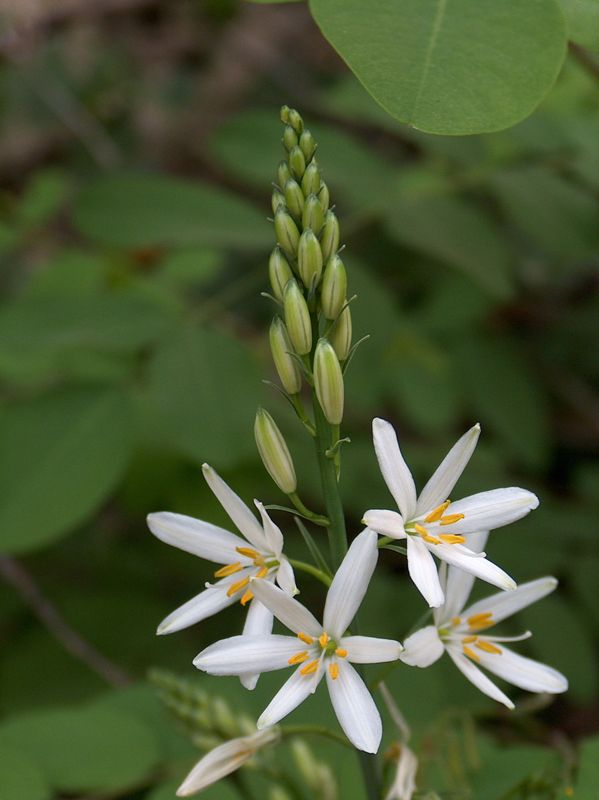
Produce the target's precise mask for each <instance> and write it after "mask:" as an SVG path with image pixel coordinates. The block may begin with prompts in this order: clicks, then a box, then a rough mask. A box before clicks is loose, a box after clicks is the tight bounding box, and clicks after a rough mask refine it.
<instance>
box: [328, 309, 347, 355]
mask: <svg viewBox="0 0 599 800" xmlns="http://www.w3.org/2000/svg"><path fill="white" fill-rule="evenodd" d="M351 339H352V323H351V311H350V310H349V306H345V308H344V309H343V311H342V312H341V314H339V316H338V317H337V322H336V323H335V324H334V326H333V330H332V331H331V333H330V334H329V340H330V342H331V344H332V345H333V348H334V350H335V352H336V353H337V358H338V359H339V361H341V362H343V361H345V360H346V359H347V357H348V355H349V351H350V350H351Z"/></svg>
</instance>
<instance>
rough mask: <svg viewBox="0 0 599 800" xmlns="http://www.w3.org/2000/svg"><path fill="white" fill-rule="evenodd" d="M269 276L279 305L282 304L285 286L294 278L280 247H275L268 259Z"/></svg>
mask: <svg viewBox="0 0 599 800" xmlns="http://www.w3.org/2000/svg"><path fill="white" fill-rule="evenodd" d="M268 276H269V278H270V285H271V287H272V293H273V294H274V296H275V297H276V298H277V300H278V301H279V303H282V302H283V296H284V294H285V286H286V285H287V281H288V280H289V279H290V278H293V272H292V271H291V267H290V266H289V264H288V262H287V259H286V258H285V256H284V255H283V253H281V249H280V248H279V247H275V249H274V250H273V251H272V253H271V254H270V258H269V259H268Z"/></svg>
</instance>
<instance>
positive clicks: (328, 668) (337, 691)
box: [193, 529, 402, 753]
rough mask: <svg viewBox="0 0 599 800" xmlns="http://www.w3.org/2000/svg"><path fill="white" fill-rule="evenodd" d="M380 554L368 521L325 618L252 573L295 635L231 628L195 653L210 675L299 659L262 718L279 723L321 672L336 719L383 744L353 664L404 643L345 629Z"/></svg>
mask: <svg viewBox="0 0 599 800" xmlns="http://www.w3.org/2000/svg"><path fill="white" fill-rule="evenodd" d="M377 558H378V550H377V536H376V533H375V532H374V531H370V530H368V529H366V530H364V531H362V533H361V534H359V535H358V536H357V537H356V538H355V539H354V541H353V542H352V544H351V546H350V548H349V550H348V552H347V555H346V556H345V558H344V559H343V562H342V563H341V566H340V567H339V569H338V571H337V573H336V574H335V577H334V579H333V582H332V583H331V586H330V588H329V591H328V594H327V599H326V602H325V607H324V615H323V622H322V623H321V622H319V621H318V620H317V619H316V617H314V615H313V614H312V613H311V612H310V611H308V609H307V608H305V607H304V606H303V605H301V603H298V601H297V600H293V599H292V598H291V597H289V595H287V594H285V592H282V591H281V590H280V589H277V587H276V586H274V585H273V584H272V583H268V582H266V581H253V582H252V586H253V590H254V593H255V595H256V598H258V599H259V600H260V601H261V602H262V603H264V605H265V606H267V607H268V608H269V609H270V610H271V611H272V613H273V614H274V615H275V616H276V617H277V618H278V619H279V620H280V621H281V622H282V623H283V625H285V626H286V627H287V628H289V629H290V630H291V631H293V633H294V634H295V635H294V636H281V635H274V634H270V635H264V634H263V635H260V636H245V635H244V636H233V637H231V638H229V639H224V640H222V641H220V642H216V643H215V644H213V645H210V647H207V648H206V649H205V650H203V651H202V652H201V653H200V654H199V655H198V656H197V658H196V659H195V660H194V662H193V663H194V664H195V666H196V667H197V668H198V669H201V670H203V671H204V672H208V673H210V674H211V675H239V674H241V673H243V672H247V670H248V669H249V670H251V671H252V672H269V671H272V670H277V669H283V668H284V667H290V666H292V667H295V671H294V673H293V675H292V676H291V677H290V678H289V679H288V680H287V682H286V683H285V684H284V685H283V686H282V687H281V689H280V690H279V692H278V693H277V694H276V695H275V697H274V698H273V699H272V701H271V702H270V704H269V705H268V707H267V708H266V710H265V711H264V712H263V713H262V715H261V717H260V719H259V720H258V725H257V726H258V728H260V729H261V728H265V727H267V726H269V725H274V724H275V723H277V722H278V721H279V720H280V719H282V718H283V717H285V716H286V715H287V714H289V713H290V712H291V711H293V710H294V709H295V708H297V706H298V705H299V704H300V703H301V702H303V701H304V700H305V699H306V698H307V697H308V696H309V695H310V694H312V693H313V692H315V691H316V688H317V686H318V684H319V683H320V681H321V679H322V677H323V676H324V675H326V680H327V685H328V689H329V694H330V697H331V702H332V703H333V708H334V709H335V713H336V714H337V719H338V720H339V723H340V725H341V727H342V728H343V730H344V731H345V734H346V736H347V738H348V739H349V740H350V741H351V742H352V743H353V744H354V745H355V747H357V748H358V749H359V750H365V751H366V752H368V753H375V752H376V751H377V750H378V747H379V744H380V740H381V733H382V725H381V718H380V715H379V712H378V710H377V707H376V705H375V703H374V700H373V699H372V697H371V696H370V693H369V691H368V689H367V688H366V686H365V685H364V682H363V681H362V678H360V676H359V675H358V673H357V672H356V670H355V669H354V668H353V667H352V663H354V664H377V663H382V662H385V661H395V660H397V659H398V658H399V654H400V652H401V649H402V647H401V644H400V643H399V642H396V641H393V640H390V639H377V638H374V637H370V636H351V635H349V636H348V635H346V631H347V627H348V625H349V624H350V622H351V621H352V619H353V618H354V616H355V614H356V612H357V610H358V608H359V606H360V603H361V602H362V599H363V597H364V595H365V593H366V589H367V588H368V584H369V582H370V578H371V577H372V573H373V572H374V568H375V566H376V562H377Z"/></svg>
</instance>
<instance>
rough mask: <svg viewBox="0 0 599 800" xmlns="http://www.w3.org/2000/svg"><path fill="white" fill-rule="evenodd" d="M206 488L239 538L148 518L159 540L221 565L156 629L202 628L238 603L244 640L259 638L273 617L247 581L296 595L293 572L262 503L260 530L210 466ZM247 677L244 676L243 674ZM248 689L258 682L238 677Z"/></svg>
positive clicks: (175, 517)
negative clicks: (244, 608)
mask: <svg viewBox="0 0 599 800" xmlns="http://www.w3.org/2000/svg"><path fill="white" fill-rule="evenodd" d="M202 471H203V473H204V477H205V478H206V482H207V483H208V486H209V487H210V488H211V489H212V491H213V492H214V494H215V495H216V497H217V499H218V500H219V502H220V503H221V505H222V507H223V508H224V509H225V511H226V512H227V514H228V515H229V517H230V518H231V520H232V522H233V523H234V524H235V525H236V527H237V528H238V530H239V531H240V533H241V534H242V535H243V536H244V537H245V538H243V539H242V538H241V537H240V536H237V535H236V534H234V533H231V532H230V531H227V530H224V529H223V528H219V527H218V526H217V525H212V524H211V523H209V522H204V521H203V520H200V519H194V518H193V517H187V516H184V515H183V514H173V513H171V512H169V511H160V512H157V513H155V514H149V515H148V527H149V528H150V530H151V531H152V533H153V534H154V536H157V537H158V539H161V540H162V541H163V542H166V543H167V544H172V545H173V546H174V547H178V548H179V549H180V550H185V551H186V552H188V553H193V554H194V555H196V556H200V558H205V559H207V560H208V561H213V562H215V563H216V564H224V566H223V567H221V568H220V569H217V570H216V572H215V573H214V577H215V578H219V580H218V581H217V582H216V583H214V584H206V589H204V591H203V592H200V594H198V595H196V596H195V597H193V598H192V599H191V600H188V601H187V603H184V604H183V605H182V606H180V607H179V608H177V609H176V610H175V611H173V612H172V614H169V615H168V617H166V619H164V620H163V621H162V622H161V623H160V625H159V626H158V631H157V632H158V634H166V633H174V632H175V631H179V630H182V629H183V628H188V627H189V626H190V625H194V624H195V623H196V622H200V621H201V620H203V619H206V618H207V617H210V616H212V615H213V614H216V613H218V612H219V611H222V609H224V608H226V607H227V606H230V605H232V604H233V603H235V602H237V601H239V602H240V603H241V605H243V606H245V605H246V604H248V603H249V609H248V614H247V617H246V622H245V626H244V629H243V632H244V634H247V635H260V634H267V633H270V632H271V630H272V622H273V615H272V613H271V612H270V611H269V610H268V608H266V606H265V605H263V604H262V603H261V602H260V601H259V600H257V599H255V598H254V586H255V585H256V584H255V583H254V584H253V585H252V586H250V579H253V578H261V579H264V581H265V582H272V581H275V580H276V582H277V583H278V584H279V586H280V587H281V589H283V591H284V592H286V593H287V594H289V595H294V594H297V591H298V590H297V588H296V585H295V577H294V574H293V569H292V567H291V564H290V563H289V561H288V559H287V558H286V557H285V555H284V554H283V534H282V533H281V530H280V529H279V528H278V526H277V525H275V523H274V522H273V521H272V520H271V519H270V517H269V516H268V513H267V512H266V510H265V508H264V506H263V505H262V503H260V502H258V501H257V500H256V501H254V502H255V503H256V507H257V508H258V511H259V512H260V516H261V518H262V524H260V523H259V522H258V520H257V519H256V517H255V516H254V514H252V512H251V511H250V509H249V508H248V507H247V506H246V504H245V503H244V502H243V501H242V500H241V499H240V498H239V497H238V496H237V495H236V494H235V492H234V491H233V490H232V489H231V488H230V487H229V486H227V484H226V483H225V482H224V481H223V479H222V478H221V477H220V476H219V475H218V474H217V473H216V472H215V471H214V470H213V469H212V467H210V466H208V464H204V466H203V467H202ZM246 672H247V671H246ZM241 681H242V683H243V685H244V686H246V688H252V689H253V688H254V686H255V685H256V681H257V676H256V675H252V674H243V675H241Z"/></svg>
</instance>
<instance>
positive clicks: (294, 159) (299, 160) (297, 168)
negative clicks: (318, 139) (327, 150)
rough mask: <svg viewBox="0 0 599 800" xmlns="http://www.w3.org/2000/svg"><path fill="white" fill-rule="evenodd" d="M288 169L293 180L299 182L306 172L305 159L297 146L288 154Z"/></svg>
mask: <svg viewBox="0 0 599 800" xmlns="http://www.w3.org/2000/svg"><path fill="white" fill-rule="evenodd" d="M289 169H290V170H291V174H292V175H293V176H294V178H297V179H298V181H301V179H302V177H303V175H304V172H305V171H306V159H305V158H304V154H303V153H302V151H301V150H300V148H299V147H298V146H297V145H296V146H295V147H294V148H293V149H292V150H291V151H290V153H289Z"/></svg>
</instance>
